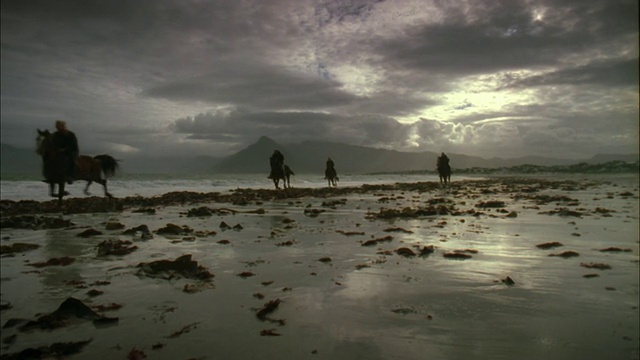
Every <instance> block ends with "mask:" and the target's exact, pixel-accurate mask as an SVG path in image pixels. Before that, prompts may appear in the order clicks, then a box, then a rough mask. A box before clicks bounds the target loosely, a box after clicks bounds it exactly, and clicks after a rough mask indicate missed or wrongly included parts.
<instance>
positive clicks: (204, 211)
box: [187, 206, 236, 217]
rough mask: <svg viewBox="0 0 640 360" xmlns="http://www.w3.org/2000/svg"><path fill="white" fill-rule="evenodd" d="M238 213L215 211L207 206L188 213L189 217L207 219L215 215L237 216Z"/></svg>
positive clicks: (227, 210)
mask: <svg viewBox="0 0 640 360" xmlns="http://www.w3.org/2000/svg"><path fill="white" fill-rule="evenodd" d="M235 213H236V211H234V210H231V209H214V208H210V207H207V206H201V207H198V208H194V209H190V210H189V211H187V217H205V216H213V215H227V214H235Z"/></svg>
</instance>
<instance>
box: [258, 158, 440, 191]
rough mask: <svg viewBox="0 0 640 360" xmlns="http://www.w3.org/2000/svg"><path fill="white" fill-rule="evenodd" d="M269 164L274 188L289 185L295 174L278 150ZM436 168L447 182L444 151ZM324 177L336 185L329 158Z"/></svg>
mask: <svg viewBox="0 0 640 360" xmlns="http://www.w3.org/2000/svg"><path fill="white" fill-rule="evenodd" d="M269 163H270V165H271V173H270V174H269V176H268V177H267V178H269V179H272V180H273V183H274V185H275V187H276V189H279V188H280V187H279V185H278V184H279V181H280V180H282V181H283V183H284V188H285V189H286V188H287V187H291V175H295V174H294V173H293V171H292V170H291V168H290V167H289V166H288V165H285V163H284V155H282V153H281V152H280V150H274V151H273V154H272V155H271V157H270V158H269ZM436 169H437V171H438V174H439V175H440V181H441V182H443V183H445V184H446V183H448V182H449V181H450V180H451V166H450V165H449V157H448V156H447V154H445V153H444V152H443V153H441V154H440V156H438V161H437V163H436ZM324 175H325V176H324V178H325V180H327V182H328V183H329V187H331V186H334V187H335V186H337V181H338V173H337V171H336V169H335V163H334V162H333V160H331V158H328V159H327V163H326V168H325V171H324Z"/></svg>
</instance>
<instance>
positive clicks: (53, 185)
mask: <svg viewBox="0 0 640 360" xmlns="http://www.w3.org/2000/svg"><path fill="white" fill-rule="evenodd" d="M55 187H56V184H55V183H53V182H50V183H49V196H51V197H56V194H54V193H53V190H54V189H55Z"/></svg>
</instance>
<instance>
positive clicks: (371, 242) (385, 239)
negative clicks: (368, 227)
mask: <svg viewBox="0 0 640 360" xmlns="http://www.w3.org/2000/svg"><path fill="white" fill-rule="evenodd" d="M391 240H393V236H391V235H387V236H385V237H381V238H377V239H372V240H367V241H365V242H363V243H362V246H375V245H378V244H379V243H383V242H389V241H391Z"/></svg>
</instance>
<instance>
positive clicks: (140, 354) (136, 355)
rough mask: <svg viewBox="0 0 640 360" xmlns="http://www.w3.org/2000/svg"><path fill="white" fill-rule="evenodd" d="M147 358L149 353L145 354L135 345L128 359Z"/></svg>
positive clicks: (139, 359)
mask: <svg viewBox="0 0 640 360" xmlns="http://www.w3.org/2000/svg"><path fill="white" fill-rule="evenodd" d="M146 358H147V354H145V353H144V351H142V350H138V349H136V348H135V347H133V348H132V349H131V350H130V351H129V353H128V354H127V360H142V359H146Z"/></svg>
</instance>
